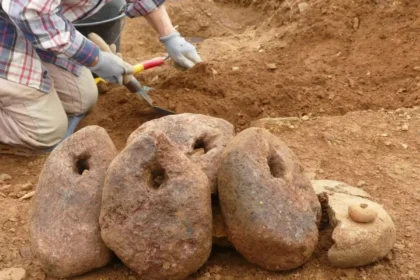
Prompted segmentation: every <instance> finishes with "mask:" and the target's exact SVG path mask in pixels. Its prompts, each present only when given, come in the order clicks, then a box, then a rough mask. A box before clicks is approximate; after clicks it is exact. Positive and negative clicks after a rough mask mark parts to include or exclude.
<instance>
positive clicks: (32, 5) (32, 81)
mask: <svg viewBox="0 0 420 280" xmlns="http://www.w3.org/2000/svg"><path fill="white" fill-rule="evenodd" d="M109 1H110V0H61V1H60V0H0V5H1V8H0V78H2V79H6V80H9V81H12V82H16V83H19V84H22V85H26V86H29V87H32V88H36V89H38V90H41V91H43V92H45V93H48V92H49V91H50V88H51V86H52V82H51V78H50V77H49V75H48V71H47V70H46V69H45V68H44V66H43V65H42V62H47V63H51V64H54V65H56V66H58V67H61V68H63V69H66V70H67V71H69V72H71V73H73V74H74V75H76V76H78V75H79V74H80V71H81V67H82V66H83V65H89V64H90V63H92V62H93V60H94V59H95V58H96V57H97V56H98V53H99V48H98V47H97V46H96V45H95V44H93V43H92V42H91V41H90V40H88V39H87V38H85V37H84V36H83V35H82V34H80V33H79V32H78V31H77V30H76V29H75V28H74V26H73V24H72V23H71V22H73V21H77V20H81V19H83V18H86V17H87V16H90V15H93V14H95V13H96V12H97V11H98V10H99V9H101V8H102V7H103V5H104V4H106V3H107V2H109ZM127 2H128V3H127V4H126V5H125V7H124V9H123V10H124V12H125V13H126V14H127V15H128V16H129V17H136V16H142V15H146V14H147V13H149V12H151V11H153V10H154V9H156V8H157V7H159V6H160V5H161V4H163V3H164V0H160V1H158V0H128V1H127Z"/></svg>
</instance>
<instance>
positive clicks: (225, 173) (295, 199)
mask: <svg viewBox="0 0 420 280" xmlns="http://www.w3.org/2000/svg"><path fill="white" fill-rule="evenodd" d="M218 183H219V199H220V205H221V208H222V214H223V217H224V220H225V223H226V228H227V233H228V236H229V239H230V240H231V242H232V243H233V245H234V246H235V248H236V249H237V250H238V251H239V252H240V253H241V254H242V255H243V256H244V257H245V258H246V259H247V260H248V261H250V262H251V263H254V264H257V265H258V266H260V267H262V268H265V269H268V270H274V271H280V270H289V269H293V268H296V267H299V266H300V265H302V264H303V263H305V262H306V261H307V260H308V259H309V258H310V257H311V255H312V253H313V251H314V249H315V247H316V244H317V241H318V229H317V224H318V223H319V220H320V215H321V207H320V204H319V201H318V199H317V196H316V194H315V192H314V190H313V188H312V186H311V183H310V181H309V179H308V178H307V177H305V175H304V173H303V167H302V165H301V164H300V162H299V160H298V159H297V157H296V156H295V155H294V154H293V152H292V151H291V150H290V149H289V148H288V147H287V146H286V145H285V144H284V143H283V142H282V141H280V140H279V139H277V138H276V137H275V136H274V135H272V134H271V133H269V132H268V131H267V130H264V129H261V128H249V129H247V130H244V131H242V132H241V133H240V134H238V135H237V136H236V137H235V138H234V139H233V141H232V142H231V143H230V144H229V145H228V147H227V148H226V150H225V151H224V153H223V155H222V161H221V164H220V166H219V172H218Z"/></svg>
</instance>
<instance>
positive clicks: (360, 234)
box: [327, 193, 396, 268]
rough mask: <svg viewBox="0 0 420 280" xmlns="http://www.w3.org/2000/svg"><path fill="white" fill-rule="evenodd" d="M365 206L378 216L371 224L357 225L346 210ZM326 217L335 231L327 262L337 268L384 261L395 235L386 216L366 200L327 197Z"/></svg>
mask: <svg viewBox="0 0 420 280" xmlns="http://www.w3.org/2000/svg"><path fill="white" fill-rule="evenodd" d="M355 204H359V205H360V204H367V205H369V208H370V209H372V210H374V211H375V212H376V213H377V218H376V219H375V220H374V221H373V222H371V223H358V222H355V221H353V220H352V219H351V218H350V216H349V211H348V209H349V206H352V205H355ZM327 207H328V211H327V212H328V214H329V219H330V224H331V225H332V227H333V228H334V230H333V233H332V239H333V240H334V242H335V244H334V245H333V246H332V247H331V248H330V250H329V251H328V259H329V261H330V262H331V263H332V264H333V265H334V266H337V267H343V268H349V267H358V266H363V265H367V264H370V263H372V262H375V261H377V260H379V259H381V258H383V257H385V256H386V255H387V254H388V253H389V251H390V250H391V249H392V247H393V245H394V243H395V239H396V231H395V226H394V223H393V221H392V219H391V217H390V216H389V215H388V213H387V212H386V211H385V210H384V209H383V208H382V207H381V206H380V205H379V204H377V203H375V202H373V201H371V200H368V199H366V198H362V197H358V196H352V195H348V194H343V193H335V194H328V204H327Z"/></svg>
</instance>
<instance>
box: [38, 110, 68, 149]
mask: <svg viewBox="0 0 420 280" xmlns="http://www.w3.org/2000/svg"><path fill="white" fill-rule="evenodd" d="M67 129H68V118H67V115H66V114H65V112H64V111H63V112H60V113H59V114H55V115H54V117H52V118H50V119H49V120H48V121H47V122H46V123H44V125H43V126H42V127H40V128H39V129H38V132H37V133H36V135H34V137H33V141H34V144H35V145H33V146H35V148H48V147H52V146H54V145H56V144H57V143H59V142H60V141H61V140H63V139H64V137H65V135H66V133H67Z"/></svg>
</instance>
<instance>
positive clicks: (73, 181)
mask: <svg viewBox="0 0 420 280" xmlns="http://www.w3.org/2000/svg"><path fill="white" fill-rule="evenodd" d="M116 154H117V151H116V149H115V147H114V144H113V143H112V140H111V139H110V138H109V136H108V134H107V133H106V131H105V130H104V129H103V128H101V127H98V126H89V127H86V128H84V129H82V130H80V131H78V132H76V133H75V134H73V135H72V136H71V137H69V138H68V139H67V140H65V141H63V142H62V143H61V144H60V145H59V146H58V147H57V148H56V149H55V150H54V151H52V153H51V154H50V156H49V157H48V159H47V161H46V162H45V165H44V167H43V170H42V173H41V176H40V178H39V182H38V187H37V189H36V194H35V196H34V199H33V204H32V209H31V216H30V236H31V242H32V246H33V251H34V253H35V254H36V255H37V256H38V258H39V260H40V262H41V265H42V267H43V269H44V270H45V271H46V273H47V274H49V275H51V276H55V277H60V278H67V277H72V276H75V275H79V274H83V273H85V272H88V271H91V270H93V269H95V268H99V267H102V266H104V265H106V264H107V263H108V262H109V261H110V259H111V258H112V252H111V251H110V250H109V249H108V248H107V247H106V246H105V244H104V243H103V241H102V239H101V235H100V228H99V214H100V208H101V197H102V187H103V184H104V180H105V173H106V170H107V168H108V166H109V164H110V163H111V161H112V159H113V158H114V157H115V156H116Z"/></svg>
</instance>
